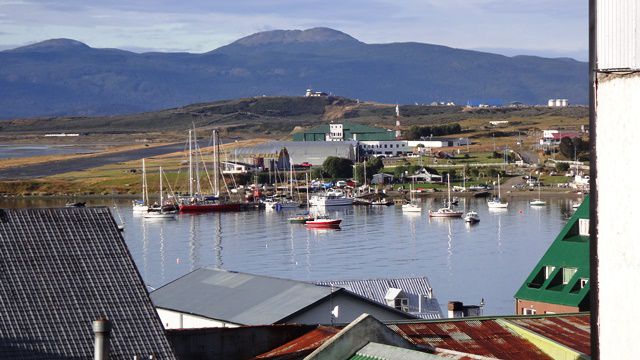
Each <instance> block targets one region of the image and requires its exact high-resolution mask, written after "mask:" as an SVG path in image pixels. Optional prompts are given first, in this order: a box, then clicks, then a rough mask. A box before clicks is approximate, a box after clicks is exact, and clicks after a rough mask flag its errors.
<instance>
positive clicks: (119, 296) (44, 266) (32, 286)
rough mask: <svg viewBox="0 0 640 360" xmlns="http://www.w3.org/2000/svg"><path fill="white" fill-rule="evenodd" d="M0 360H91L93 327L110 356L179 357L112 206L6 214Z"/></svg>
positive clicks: (1, 242)
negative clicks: (103, 329)
mask: <svg viewBox="0 0 640 360" xmlns="http://www.w3.org/2000/svg"><path fill="white" fill-rule="evenodd" d="M0 276H1V278H2V279H1V280H0V319H2V320H1V321H0V358H2V359H90V358H93V353H94V344H93V342H94V334H93V333H92V331H91V326H92V322H93V321H94V320H96V319H97V318H98V317H99V316H100V315H105V316H106V317H107V319H109V320H110V321H111V323H112V327H113V331H112V332H111V347H110V348H111V356H110V359H132V358H133V357H134V356H140V357H145V358H147V357H148V356H149V355H152V354H153V355H154V356H155V357H157V358H160V359H174V358H175V357H174V354H173V351H172V349H171V345H170V344H169V341H168V340H167V338H166V336H165V333H164V329H163V328H162V324H161V323H160V319H159V318H158V314H157V313H156V311H155V309H154V307H153V305H152V304H151V301H150V299H149V295H148V294H147V290H146V288H145V285H144V283H143V281H142V278H141V277H140V275H139V274H138V271H137V269H136V266H135V263H134V262H133V259H132V258H131V255H130V254H129V251H128V249H127V246H126V244H125V242H124V239H123V238H122V235H121V233H120V231H119V230H118V227H117V225H116V223H115V221H114V219H113V217H112V216H111V213H110V212H109V209H108V208H62V209H7V210H3V209H0Z"/></svg>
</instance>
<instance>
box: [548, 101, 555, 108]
mask: <svg viewBox="0 0 640 360" xmlns="http://www.w3.org/2000/svg"><path fill="white" fill-rule="evenodd" d="M548 106H549V107H554V106H556V100H555V99H549V103H548Z"/></svg>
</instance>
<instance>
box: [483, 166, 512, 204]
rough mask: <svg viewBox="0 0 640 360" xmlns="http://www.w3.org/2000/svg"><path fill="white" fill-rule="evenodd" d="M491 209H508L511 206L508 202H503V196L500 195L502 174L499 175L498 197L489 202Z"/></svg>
mask: <svg viewBox="0 0 640 360" xmlns="http://www.w3.org/2000/svg"><path fill="white" fill-rule="evenodd" d="M487 205H488V206H489V209H506V208H507V207H508V206H509V203H508V202H505V201H503V200H502V196H501V194H500V174H498V197H494V198H493V199H491V200H489V201H488V202H487Z"/></svg>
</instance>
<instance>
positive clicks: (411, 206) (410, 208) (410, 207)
mask: <svg viewBox="0 0 640 360" xmlns="http://www.w3.org/2000/svg"><path fill="white" fill-rule="evenodd" d="M414 182H415V178H413V181H412V183H411V185H409V203H408V204H403V205H402V212H414V213H415V212H421V211H422V207H421V206H420V205H418V204H417V203H416V199H415V195H414V194H413V183H414Z"/></svg>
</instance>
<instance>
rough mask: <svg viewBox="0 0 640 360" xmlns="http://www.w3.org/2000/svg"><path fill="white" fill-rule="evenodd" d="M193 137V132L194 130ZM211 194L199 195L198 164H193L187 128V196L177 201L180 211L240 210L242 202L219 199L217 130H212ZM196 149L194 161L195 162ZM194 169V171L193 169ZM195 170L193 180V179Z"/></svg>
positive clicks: (196, 144) (196, 146) (196, 145)
mask: <svg viewBox="0 0 640 360" xmlns="http://www.w3.org/2000/svg"><path fill="white" fill-rule="evenodd" d="M194 138H195V132H194ZM212 138H213V140H212V141H213V163H214V164H213V174H214V175H213V191H214V194H213V195H209V196H207V195H201V191H200V174H199V166H198V165H197V164H196V166H195V167H194V166H193V150H192V142H191V130H189V196H188V197H184V198H181V199H180V201H179V205H178V207H179V209H180V212H189V213H205V212H221V211H240V210H242V204H240V203H234V202H223V201H221V199H220V192H219V186H218V181H219V173H220V171H219V170H220V151H219V148H218V144H219V143H220V141H219V138H218V132H217V131H216V130H213V134H212ZM194 142H195V148H196V150H198V143H197V142H196V141H194ZM197 154H198V151H196V162H197ZM194 170H195V171H194ZM194 172H195V181H194ZM194 182H195V185H196V187H197V188H196V191H195V192H194V189H193V185H194Z"/></svg>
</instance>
